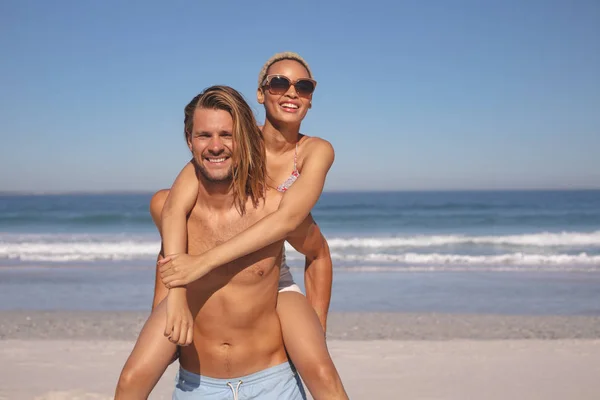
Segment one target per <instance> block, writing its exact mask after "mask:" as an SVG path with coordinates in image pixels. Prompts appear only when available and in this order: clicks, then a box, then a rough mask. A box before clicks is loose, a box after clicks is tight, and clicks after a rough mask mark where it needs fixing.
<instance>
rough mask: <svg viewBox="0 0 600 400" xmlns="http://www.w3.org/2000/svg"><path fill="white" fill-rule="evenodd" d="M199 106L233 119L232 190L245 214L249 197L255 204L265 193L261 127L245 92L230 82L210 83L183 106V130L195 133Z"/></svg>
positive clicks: (265, 169) (186, 134)
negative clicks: (220, 112)
mask: <svg viewBox="0 0 600 400" xmlns="http://www.w3.org/2000/svg"><path fill="white" fill-rule="evenodd" d="M198 108H203V109H209V110H224V111H227V112H228V113H229V114H230V115H231V118H232V119H233V132H232V135H233V142H234V146H233V155H232V158H233V160H232V161H233V170H232V172H233V179H232V180H231V189H232V191H233V199H234V204H235V205H236V207H237V208H238V210H239V211H240V213H242V214H244V213H245V212H246V202H247V200H248V197H250V198H251V199H252V204H253V205H254V207H257V206H258V203H259V201H260V200H261V199H263V198H264V197H265V191H266V187H267V185H266V175H267V166H266V152H265V142H264V139H263V135H262V131H261V130H260V129H259V128H258V126H257V125H258V124H257V123H256V119H255V118H254V114H253V113H252V110H251V109H250V106H249V105H248V103H247V102H246V101H245V100H244V98H243V96H242V95H241V94H240V93H239V92H238V91H236V90H235V89H233V88H231V87H229V86H221V85H219V86H211V87H209V88H207V89H205V90H204V91H203V92H202V93H200V94H199V95H197V96H196V97H194V98H193V99H192V101H191V102H190V103H189V104H188V105H187V106H186V107H185V109H184V120H183V123H184V133H185V136H186V139H188V138H189V136H190V135H191V134H192V130H193V123H194V111H195V110H196V109H198Z"/></svg>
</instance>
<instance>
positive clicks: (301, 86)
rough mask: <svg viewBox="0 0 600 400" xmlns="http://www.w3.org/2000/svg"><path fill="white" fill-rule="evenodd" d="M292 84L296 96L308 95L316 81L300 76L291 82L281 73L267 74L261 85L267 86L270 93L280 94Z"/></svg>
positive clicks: (313, 89)
mask: <svg viewBox="0 0 600 400" xmlns="http://www.w3.org/2000/svg"><path fill="white" fill-rule="evenodd" d="M292 85H294V88H295V89H296V93H298V96H302V97H308V96H310V95H311V94H313V92H314V91H315V88H316V87H317V81H315V80H313V79H308V78H300V79H298V80H296V81H295V82H292V81H290V80H289V78H287V77H286V76H283V75H267V77H266V78H265V80H264V81H263V84H262V87H266V88H268V89H269V93H271V94H272V95H282V94H284V93H286V92H287V91H288V90H289V89H290V86H292Z"/></svg>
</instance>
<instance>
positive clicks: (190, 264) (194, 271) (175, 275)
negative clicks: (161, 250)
mask: <svg viewBox="0 0 600 400" xmlns="http://www.w3.org/2000/svg"><path fill="white" fill-rule="evenodd" d="M157 266H158V270H159V272H160V278H161V280H162V282H163V284H164V285H165V286H166V287H167V288H174V287H178V286H185V285H187V284H188V283H191V282H194V281H196V280H198V279H200V278H202V277H203V276H204V275H206V274H207V273H208V272H209V271H204V269H203V268H202V267H201V263H200V256H190V255H189V254H185V253H182V254H172V255H169V256H167V257H165V258H163V259H162V260H159V261H158V263H157Z"/></svg>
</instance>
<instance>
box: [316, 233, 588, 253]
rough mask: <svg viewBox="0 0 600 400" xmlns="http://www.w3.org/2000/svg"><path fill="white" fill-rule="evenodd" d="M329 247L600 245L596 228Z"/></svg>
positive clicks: (338, 242)
mask: <svg viewBox="0 0 600 400" xmlns="http://www.w3.org/2000/svg"><path fill="white" fill-rule="evenodd" d="M327 241H328V243H329V247H330V248H332V249H345V248H410V247H434V246H447V245H457V244H467V245H468V244H476V245H505V246H527V247H582V246H584V247H600V231H595V232H560V233H550V232H543V233H532V234H522V235H503V236H502V235H501V236H467V235H415V236H404V237H380V238H379V237H370V238H365V237H355V238H328V239H327Z"/></svg>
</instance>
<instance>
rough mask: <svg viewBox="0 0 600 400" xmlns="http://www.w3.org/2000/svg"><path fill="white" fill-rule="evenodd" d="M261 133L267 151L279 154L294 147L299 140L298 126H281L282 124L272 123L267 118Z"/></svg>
mask: <svg viewBox="0 0 600 400" xmlns="http://www.w3.org/2000/svg"><path fill="white" fill-rule="evenodd" d="M262 132H263V137H264V138H265V146H266V148H267V151H268V152H269V153H274V154H281V153H285V152H286V151H288V150H289V149H290V148H292V147H294V146H295V145H296V143H297V142H298V140H299V139H300V124H297V125H293V126H283V124H276V123H273V122H272V121H270V120H269V119H268V118H267V119H266V120H265V125H264V126H263V128H262Z"/></svg>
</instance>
